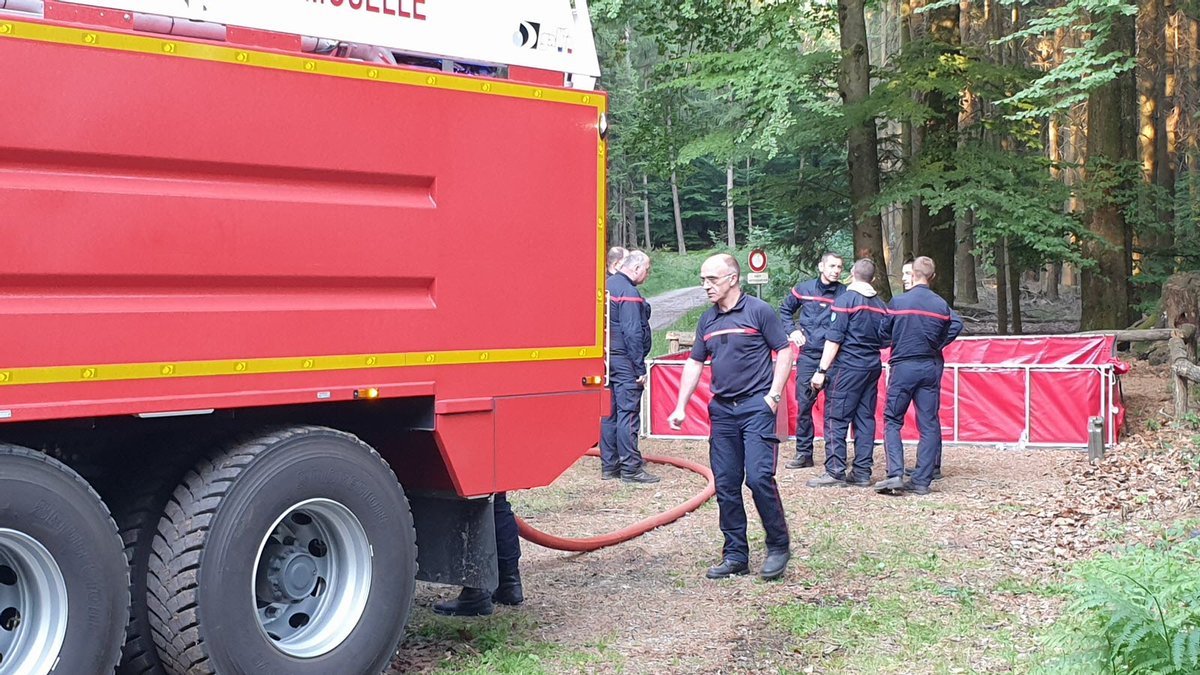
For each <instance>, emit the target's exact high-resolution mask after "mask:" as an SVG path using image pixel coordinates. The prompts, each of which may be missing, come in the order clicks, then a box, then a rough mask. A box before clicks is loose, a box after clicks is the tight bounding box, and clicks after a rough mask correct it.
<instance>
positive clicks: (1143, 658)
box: [1039, 539, 1200, 675]
mask: <svg viewBox="0 0 1200 675" xmlns="http://www.w3.org/2000/svg"><path fill="white" fill-rule="evenodd" d="M1197 570H1200V539H1191V540H1189V541H1186V542H1183V543H1179V544H1173V545H1172V544H1167V545H1163V546H1158V547H1147V546H1138V547H1136V548H1133V549H1131V550H1129V551H1127V552H1126V553H1125V554H1124V555H1120V556H1102V557H1100V558H1098V559H1096V560H1093V561H1087V562H1084V563H1082V564H1080V565H1079V566H1078V567H1077V568H1076V569H1075V570H1074V571H1073V574H1072V576H1073V579H1074V583H1073V584H1072V585H1071V593H1072V595H1073V599H1072V600H1071V601H1070V603H1069V605H1068V607H1067V610H1066V611H1065V612H1064V615H1063V618H1062V619H1061V620H1060V621H1059V622H1058V624H1056V626H1055V628H1054V630H1053V632H1052V633H1051V635H1050V637H1049V638H1048V639H1047V641H1046V646H1047V647H1048V650H1049V651H1048V653H1047V654H1046V655H1045V657H1044V658H1043V660H1042V663H1041V664H1039V665H1040V670H1041V671H1042V672H1049V673H1083V672H1087V673H1159V674H1161V675H1184V674H1192V673H1196V672H1198V671H1200V573H1197Z"/></svg>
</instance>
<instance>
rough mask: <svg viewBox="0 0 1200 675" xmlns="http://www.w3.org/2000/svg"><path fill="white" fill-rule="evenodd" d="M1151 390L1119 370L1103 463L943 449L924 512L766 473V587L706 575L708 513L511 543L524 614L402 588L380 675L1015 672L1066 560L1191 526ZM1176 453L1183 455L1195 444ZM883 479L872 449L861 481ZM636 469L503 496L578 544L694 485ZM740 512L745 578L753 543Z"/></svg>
mask: <svg viewBox="0 0 1200 675" xmlns="http://www.w3.org/2000/svg"><path fill="white" fill-rule="evenodd" d="M1166 382H1167V380H1166V376H1165V370H1163V368H1161V367H1151V366H1147V365H1145V362H1144V361H1141V362H1137V363H1135V364H1134V371H1133V372H1132V373H1131V375H1130V376H1127V377H1126V378H1124V382H1123V385H1124V389H1125V392H1126V403H1127V405H1128V406H1129V413H1130V419H1131V423H1132V424H1133V425H1134V427H1133V428H1132V429H1131V431H1132V432H1136V434H1135V435H1134V436H1132V437H1130V438H1129V439H1128V440H1127V441H1126V442H1125V443H1124V444H1123V445H1122V446H1119V447H1118V448H1116V449H1115V450H1114V451H1113V452H1112V453H1111V457H1110V458H1109V459H1108V460H1106V462H1105V464H1104V465H1102V466H1100V467H1092V466H1090V465H1089V463H1088V461H1087V457H1086V453H1083V452H1079V451H1073V450H1048V449H1032V448H1027V449H1018V448H1013V447H997V446H969V447H947V448H946V449H945V461H944V471H945V474H946V478H945V479H944V480H941V481H937V482H936V483H935V484H934V488H935V489H934V492H933V493H932V494H931V495H929V496H927V497H914V496H909V497H887V496H882V495H877V494H875V493H874V492H873V491H870V490H864V489H859V488H842V489H810V488H807V487H805V485H804V483H805V481H806V480H808V479H809V478H812V477H813V476H815V475H816V474H817V473H818V472H819V471H820V468H819V467H818V468H814V469H798V470H794V469H785V468H782V467H781V468H780V469H779V472H778V482H779V487H780V492H781V498H782V501H783V504H784V507H785V509H786V512H787V517H788V525H789V530H790V531H791V533H792V552H793V558H792V563H791V566H790V568H789V570H788V572H787V575H786V576H785V578H784V579H783V580H781V581H779V582H773V583H765V582H762V581H760V580H758V579H756V578H754V577H753V576H746V577H740V578H734V579H730V580H725V581H717V582H714V581H710V580H707V579H705V578H704V571H705V569H706V568H707V566H708V565H710V564H713V563H715V562H717V560H718V559H719V557H720V546H721V533H720V530H719V528H718V525H717V509H716V504H715V502H714V501H712V500H710V501H709V502H708V503H707V504H705V505H704V506H702V507H701V508H700V509H699V510H698V511H696V512H695V513H693V514H691V515H688V516H686V517H685V518H683V519H682V520H680V521H677V522H675V523H672V524H670V525H667V526H665V527H661V528H659V529H657V530H654V531H652V532H650V533H649V534H647V535H645V536H642V537H640V538H638V539H635V540H633V541H630V542H627V543H624V544H620V545H617V546H614V547H611V548H607V549H602V550H600V551H596V552H592V553H586V554H570V553H563V552H559V551H553V550H549V549H545V548H542V547H540V546H536V545H533V544H530V543H528V542H522V551H523V557H522V561H521V571H522V576H523V578H524V581H525V589H526V598H527V600H526V602H525V604H524V605H522V606H520V607H516V608H512V607H498V609H497V611H496V614H495V615H493V616H491V617H483V618H472V619H461V618H448V617H438V616H436V615H434V614H433V613H432V612H431V611H430V609H429V608H430V606H431V605H432V604H433V602H434V601H435V600H437V599H439V598H445V597H451V596H452V595H453V594H454V593H455V592H456V590H457V589H453V588H449V587H446V586H438V585H432V584H424V583H421V584H418V590H417V598H416V603H415V608H414V612H413V617H412V620H411V621H410V624H409V628H408V637H407V638H406V640H405V642H404V644H403V646H402V648H401V651H400V654H399V657H398V660H397V661H396V662H395V664H394V666H393V670H391V671H389V673H390V675H394V674H397V673H461V672H470V673H493V672H511V673H516V672H520V673H534V674H536V673H757V672H780V673H961V672H982V673H1010V672H1028V671H1029V669H1030V668H1029V666H1030V661H1031V659H1032V658H1034V657H1035V655H1037V654H1038V653H1040V652H1041V651H1042V650H1043V646H1042V644H1041V642H1040V641H1039V634H1041V633H1042V632H1043V629H1044V628H1045V627H1046V626H1048V625H1049V624H1050V623H1051V622H1052V621H1053V620H1054V619H1055V618H1056V617H1057V616H1058V615H1059V614H1060V613H1061V611H1062V607H1063V604H1064V598H1063V595H1062V591H1061V584H1062V583H1063V578H1064V577H1063V575H1064V573H1065V571H1066V570H1067V569H1069V566H1070V565H1071V563H1072V562H1073V561H1074V560H1077V559H1079V558H1080V557H1085V556H1088V555H1090V554H1091V553H1092V552H1093V551H1095V550H1096V549H1098V548H1102V547H1105V546H1114V545H1118V544H1119V543H1121V542H1127V541H1129V540H1131V539H1132V538H1135V537H1145V536H1159V535H1154V534H1152V533H1153V532H1155V531H1156V529H1155V528H1161V527H1162V526H1163V524H1165V523H1168V522H1171V518H1172V517H1174V516H1173V515H1172V514H1178V513H1191V514H1193V515H1195V514H1196V513H1200V510H1198V509H1200V495H1197V494H1196V493H1195V491H1194V490H1193V489H1192V488H1190V487H1183V488H1181V487H1179V486H1181V485H1182V486H1191V485H1194V484H1200V463H1198V464H1196V465H1185V464H1183V463H1180V462H1177V461H1175V462H1174V463H1172V461H1174V460H1170V459H1169V458H1167V457H1166V456H1164V455H1163V454H1162V452H1163V451H1162V449H1161V448H1163V447H1164V445H1165V443H1167V442H1168V441H1171V440H1172V439H1174V438H1175V437H1176V436H1178V434H1177V432H1175V431H1174V430H1170V429H1168V428H1166V427H1162V430H1161V431H1157V432H1156V431H1153V430H1154V429H1156V428H1158V427H1159V425H1161V424H1162V423H1161V422H1160V421H1159V420H1161V419H1162V417H1163V411H1164V410H1165V409H1167V408H1168V407H1169V394H1168V391H1169V390H1168V388H1167V387H1166ZM1139 420H1140V421H1139ZM1156 434H1161V435H1156ZM1191 442H1192V443H1196V444H1198V445H1197V447H1200V435H1197V436H1196V438H1195V439H1193V440H1192V441H1191ZM642 450H643V452H644V453H646V454H661V455H670V456H676V457H683V458H687V459H691V460H694V461H698V462H700V463H707V443H706V442H705V441H703V440H662V439H643V440H642ZM791 450H792V446H791V443H788V444H785V446H783V448H782V450H781V453H782V454H783V456H786V455H787V453H789V452H790V451H791ZM1197 452H1200V450H1197ZM1198 456H1200V455H1198ZM818 457H820V451H818ZM910 461H911V459H910ZM781 464H782V462H781ZM883 465H884V459H883V453H882V449H881V448H877V452H876V455H875V475H874V478H875V479H880V478H882V473H883ZM1179 466H1184V467H1185V468H1184V469H1182V472H1181V470H1180V469H1179V468H1178V467H1179ZM1189 467H1190V468H1189ZM651 470H652V471H654V472H656V473H659V474H660V475H662V477H663V481H662V482H661V483H659V484H657V485H651V486H631V485H623V484H621V483H620V482H618V481H601V480H600V475H599V474H600V468H599V463H598V460H596V459H593V458H582V459H580V460H579V461H578V462H577V463H576V464H575V465H574V466H573V467H572V468H571V469H570V470H568V471H567V472H566V473H565V474H564V475H563V476H562V477H561V478H559V479H558V480H557V481H556V482H555V483H554V484H553V485H551V486H549V487H545V488H539V489H535V490H526V491H519V492H514V493H511V494H510V499H511V500H512V502H513V506H514V509H515V510H516V512H517V513H518V514H519V515H520V516H522V517H523V518H525V519H526V520H527V521H529V522H530V523H531V524H532V525H534V526H535V527H537V528H539V529H542V530H545V531H547V532H550V533H554V534H559V535H565V536H587V535H595V534H600V533H604V532H610V531H613V530H616V529H619V528H620V527H622V526H624V525H627V524H629V523H631V522H634V521H635V520H639V519H641V518H644V517H647V516H650V515H652V514H656V513H659V512H661V511H664V510H666V509H668V508H670V507H671V506H674V505H676V504H679V503H681V502H683V501H685V500H686V499H687V498H688V497H690V496H691V495H692V494H694V493H695V492H696V491H698V490H699V489H701V487H702V485H703V483H702V481H701V480H700V479H699V478H698V477H697V476H694V475H692V474H690V473H687V472H684V471H682V470H677V469H673V468H666V467H659V466H655V467H652V469H651ZM745 499H746V504H747V511H748V514H749V535H750V546H751V565H752V566H757V565H761V564H762V558H763V534H762V529H761V526H760V525H759V521H758V518H757V515H756V513H755V511H754V510H753V506H752V501H751V500H750V497H749V494H748V492H747V493H746V495H745ZM1139 523H1140V524H1139ZM1193 529H1194V528H1193Z"/></svg>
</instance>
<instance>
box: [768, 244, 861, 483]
mask: <svg viewBox="0 0 1200 675" xmlns="http://www.w3.org/2000/svg"><path fill="white" fill-rule="evenodd" d="M817 271H818V272H819V276H818V277H817V278H816V279H811V280H809V281H805V282H802V283H800V284H797V285H796V287H795V288H793V289H792V292H791V293H789V294H788V295H787V297H785V298H784V299H783V302H781V303H779V317H780V318H781V319H783V329H784V330H785V331H787V333H788V339H789V340H791V342H792V345H793V347H794V348H795V349H796V350H798V351H799V352H800V358H799V359H797V360H796V456H795V457H793V458H792V460H791V461H790V462H788V463H787V468H789V469H800V468H804V467H809V466H812V465H813V436H814V435H815V434H814V431H813V418H812V409H813V404H815V403H816V402H817V397H816V392H815V391H813V389H812V388H811V387H810V386H809V380H810V379H812V376H813V373H815V372H817V366H818V365H819V363H820V361H821V353H822V352H823V351H824V349H825V333H826V331H828V330H829V314H830V310H831V308H832V307H833V303H834V301H835V300H837V299H838V298H839V297H841V295H842V293H845V292H846V285H845V284H843V283H841V281H839V279H841V277H842V258H841V256H839V255H838V254H836V253H831V252H826V253H825V254H824V255H822V256H821V262H820V263H818V264H817ZM797 311H799V312H800V316H799V317H798V318H797V317H795V314H796V312H797Z"/></svg>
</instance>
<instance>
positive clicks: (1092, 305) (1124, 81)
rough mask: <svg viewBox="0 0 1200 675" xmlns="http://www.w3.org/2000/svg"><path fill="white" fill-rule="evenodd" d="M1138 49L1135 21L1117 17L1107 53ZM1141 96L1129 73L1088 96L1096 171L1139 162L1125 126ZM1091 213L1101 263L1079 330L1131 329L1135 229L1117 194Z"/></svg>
mask: <svg viewBox="0 0 1200 675" xmlns="http://www.w3.org/2000/svg"><path fill="white" fill-rule="evenodd" d="M1133 46H1134V21H1133V18H1132V17H1124V16H1117V17H1114V18H1113V29H1112V33H1111V35H1109V37H1108V39H1107V40H1106V41H1105V43H1104V46H1103V49H1104V51H1105V52H1109V53H1111V52H1123V53H1125V54H1130V53H1132V52H1133ZM1135 92H1136V87H1135V84H1134V79H1133V75H1132V73H1124V74H1122V75H1120V76H1118V77H1117V78H1116V79H1115V80H1113V81H1112V82H1109V83H1107V84H1105V85H1102V86H1100V87H1099V88H1097V89H1096V90H1094V91H1093V92H1092V93H1091V94H1090V95H1089V96H1088V102H1087V129H1088V135H1087V140H1088V144H1087V152H1088V160H1089V166H1092V171H1095V172H1105V171H1112V167H1113V166H1114V165H1116V164H1117V163H1119V162H1121V161H1123V160H1126V159H1132V158H1133V156H1134V152H1135V151H1136V147H1135V146H1136V139H1137V136H1136V134H1135V133H1133V129H1131V128H1128V127H1126V126H1125V125H1126V124H1127V123H1128V120H1129V112H1130V110H1129V109H1130V108H1132V106H1133V105H1134V103H1135V98H1134V95H1135ZM1127 139H1130V140H1127ZM1090 177H1091V178H1096V177H1097V176H1094V175H1093V176H1090ZM1091 213H1092V217H1091V223H1090V230H1091V232H1092V234H1093V235H1094V236H1095V237H1096V239H1097V241H1090V242H1087V243H1086V244H1085V251H1086V253H1087V256H1088V257H1089V258H1091V259H1092V260H1094V261H1096V266H1095V267H1094V268H1092V269H1084V270H1082V272H1081V277H1082V284H1081V286H1082V288H1081V291H1080V295H1081V297H1082V300H1083V309H1082V312H1081V315H1080V320H1079V328H1080V330H1104V329H1118V328H1125V327H1126V326H1128V325H1129V299H1130V294H1129V265H1130V261H1131V255H1130V254H1131V251H1130V249H1131V246H1130V240H1129V239H1130V237H1129V226H1128V224H1127V223H1126V222H1125V214H1124V213H1123V212H1122V210H1121V207H1120V205H1119V204H1117V203H1116V201H1115V200H1114V199H1113V197H1112V195H1111V194H1106V195H1103V196H1101V197H1100V198H1099V203H1097V204H1094V205H1092V209H1091Z"/></svg>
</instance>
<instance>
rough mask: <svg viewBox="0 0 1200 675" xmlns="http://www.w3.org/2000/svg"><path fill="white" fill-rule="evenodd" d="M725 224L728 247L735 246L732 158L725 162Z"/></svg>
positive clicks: (734, 247) (733, 247)
mask: <svg viewBox="0 0 1200 675" xmlns="http://www.w3.org/2000/svg"><path fill="white" fill-rule="evenodd" d="M725 225H726V230H727V235H728V236H727V243H728V244H729V249H730V250H734V249H736V248H737V232H736V230H735V229H734V227H733V160H732V159H731V160H729V161H728V162H727V163H726V164H725Z"/></svg>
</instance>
